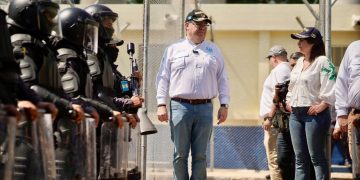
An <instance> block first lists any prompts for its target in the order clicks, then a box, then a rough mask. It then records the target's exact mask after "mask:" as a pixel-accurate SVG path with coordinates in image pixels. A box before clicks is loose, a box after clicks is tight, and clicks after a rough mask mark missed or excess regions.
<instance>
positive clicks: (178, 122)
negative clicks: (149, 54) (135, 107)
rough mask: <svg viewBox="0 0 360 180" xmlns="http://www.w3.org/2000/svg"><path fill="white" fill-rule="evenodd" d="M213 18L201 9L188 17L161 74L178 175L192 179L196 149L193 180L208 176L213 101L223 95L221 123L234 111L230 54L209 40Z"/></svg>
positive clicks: (162, 104)
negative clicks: (226, 59) (228, 69)
mask: <svg viewBox="0 0 360 180" xmlns="http://www.w3.org/2000/svg"><path fill="white" fill-rule="evenodd" d="M209 24H211V20H210V19H209V18H208V16H207V15H206V14H205V13H204V12H203V11H201V10H193V11H191V12H190V13H189V14H188V15H187V17H186V20H185V29H186V38H185V39H182V40H180V41H178V42H176V43H174V44H172V45H170V46H169V47H168V48H167V49H166V50H165V53H164V55H163V58H162V61H161V65H160V69H159V72H158V75H157V81H156V88H157V95H156V98H157V104H158V110H157V115H158V119H159V120H160V121H161V122H167V121H168V120H169V116H168V113H167V107H166V98H167V97H170V98H171V102H170V117H171V120H170V127H171V139H172V141H173V143H174V146H175V149H174V160H173V166H174V179H176V180H185V179H186V180H188V179H189V173H188V163H187V160H188V155H189V151H190V149H191V156H192V166H191V168H192V169H191V170H192V175H191V179H197V180H205V179H206V149H207V145H208V142H209V139H210V135H211V132H212V128H213V104H212V99H214V98H216V96H219V100H220V104H221V107H220V108H219V111H218V117H217V119H218V124H220V123H222V122H224V121H225V120H226V118H227V114H228V104H229V100H230V98H229V87H228V78H227V75H226V71H225V65H224V58H223V57H222V55H221V52H220V50H219V48H218V47H217V46H216V45H215V44H214V43H212V42H209V41H205V36H206V31H207V26H208V25H209Z"/></svg>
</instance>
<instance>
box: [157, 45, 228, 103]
mask: <svg viewBox="0 0 360 180" xmlns="http://www.w3.org/2000/svg"><path fill="white" fill-rule="evenodd" d="M156 90H157V95H156V98H157V103H158V104H165V103H166V102H165V101H166V98H167V97H168V96H169V97H170V98H173V97H178V98H183V99H213V98H215V97H216V96H217V95H219V100H220V104H228V103H229V101H230V97H229V86H228V77H227V74H226V70H225V65H224V58H223V56H222V55H221V52H220V50H219V48H218V47H217V46H216V45H215V44H214V43H212V42H209V41H203V42H202V43H201V44H198V45H195V44H193V43H192V42H191V41H189V40H188V39H183V40H180V41H178V42H176V43H174V44H172V45H170V46H169V47H168V48H167V49H166V50H165V52H164V55H163V58H162V61H161V64H160V69H159V72H158V74H157V78H156Z"/></svg>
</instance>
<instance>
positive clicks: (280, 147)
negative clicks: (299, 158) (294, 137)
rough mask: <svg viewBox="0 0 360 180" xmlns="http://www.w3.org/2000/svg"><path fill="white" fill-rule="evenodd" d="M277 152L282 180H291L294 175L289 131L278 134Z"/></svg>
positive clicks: (293, 160)
mask: <svg viewBox="0 0 360 180" xmlns="http://www.w3.org/2000/svg"><path fill="white" fill-rule="evenodd" d="M277 153H278V165H279V168H280V172H281V176H282V178H283V180H293V179H294V176H295V155H294V149H293V146H292V143H291V137H290V132H289V131H288V132H280V133H279V134H278V137H277Z"/></svg>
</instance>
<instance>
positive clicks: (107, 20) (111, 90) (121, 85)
mask: <svg viewBox="0 0 360 180" xmlns="http://www.w3.org/2000/svg"><path fill="white" fill-rule="evenodd" d="M85 11H86V12H88V13H89V14H91V15H92V17H93V18H94V19H95V20H96V21H97V22H98V23H99V43H98V53H97V59H98V64H99V68H98V69H99V72H98V73H97V74H93V75H92V79H93V82H94V86H95V87H96V88H95V90H94V91H95V93H94V95H95V96H97V97H98V98H100V99H102V97H103V96H108V97H113V98H112V99H111V100H112V102H109V103H108V104H114V105H115V106H116V107H117V108H119V109H120V110H121V111H127V112H129V111H131V109H134V108H135V109H136V108H139V107H140V106H141V103H142V101H143V99H142V98H141V97H139V96H132V92H131V89H130V86H129V82H128V80H127V79H126V78H125V77H124V76H123V75H122V74H121V73H120V72H119V71H118V70H117V65H115V64H114V63H115V61H116V59H117V56H118V52H119V49H118V48H117V46H120V45H122V43H123V41H122V40H118V39H115V38H114V37H113V36H114V27H113V25H114V24H117V19H118V14H117V13H115V12H113V11H112V10H111V9H110V8H108V7H106V6H104V5H101V4H93V5H90V6H88V7H86V8H85ZM136 77H137V78H138V79H139V80H140V79H141V75H140V73H138V72H136ZM130 97H131V98H130ZM105 102H106V100H105Z"/></svg>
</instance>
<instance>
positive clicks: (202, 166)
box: [170, 101, 213, 180]
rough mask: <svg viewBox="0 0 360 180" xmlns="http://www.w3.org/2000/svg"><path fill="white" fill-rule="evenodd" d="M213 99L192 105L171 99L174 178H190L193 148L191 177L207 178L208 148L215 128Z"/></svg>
mask: <svg viewBox="0 0 360 180" xmlns="http://www.w3.org/2000/svg"><path fill="white" fill-rule="evenodd" d="M212 114H213V105H212V103H206V104H198V105H192V104H188V103H183V102H176V101H171V105H170V117H171V121H170V127H171V140H172V141H173V143H174V146H175V147H174V160H173V166H174V180H188V179H189V173H188V156H189V151H190V149H191V157H192V166H191V170H192V175H191V180H205V179H206V149H207V145H208V143H209V139H210V135H211V132H212V129H213V115H212Z"/></svg>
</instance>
